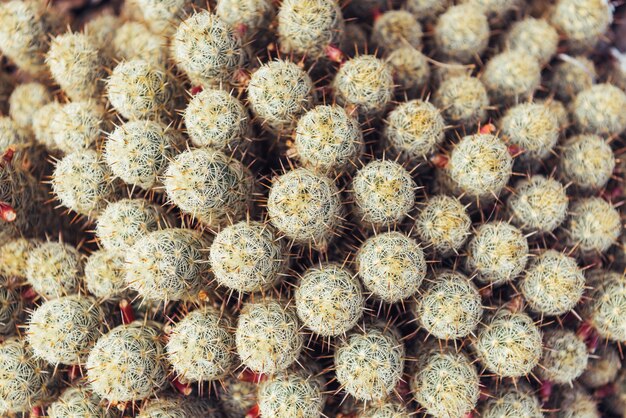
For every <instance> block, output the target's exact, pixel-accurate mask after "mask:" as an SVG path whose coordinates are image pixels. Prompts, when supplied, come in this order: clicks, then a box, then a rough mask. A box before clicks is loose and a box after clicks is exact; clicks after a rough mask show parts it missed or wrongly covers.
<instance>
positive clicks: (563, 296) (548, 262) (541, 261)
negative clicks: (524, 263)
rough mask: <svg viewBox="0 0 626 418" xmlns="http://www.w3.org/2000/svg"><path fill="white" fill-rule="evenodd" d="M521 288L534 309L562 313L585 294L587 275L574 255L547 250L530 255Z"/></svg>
mask: <svg viewBox="0 0 626 418" xmlns="http://www.w3.org/2000/svg"><path fill="white" fill-rule="evenodd" d="M519 290H520V291H521V292H522V295H524V297H525V298H526V301H527V302H528V305H529V306H530V308H531V309H532V310H534V311H536V312H539V313H541V314H543V315H546V316H550V315H561V314H564V313H566V312H569V311H570V310H572V309H573V308H574V306H576V304H577V303H578V301H579V300H580V298H581V297H582V295H583V291H584V290H585V277H584V276H583V273H582V270H581V269H580V268H579V267H578V265H577V264H576V260H575V259H573V258H571V257H568V256H567V255H565V254H562V253H559V252H557V251H555V250H547V251H545V252H543V253H542V254H541V255H539V256H538V257H533V258H531V260H530V263H529V266H528V268H527V269H526V274H525V275H524V276H523V277H522V280H521V281H520V283H519Z"/></svg>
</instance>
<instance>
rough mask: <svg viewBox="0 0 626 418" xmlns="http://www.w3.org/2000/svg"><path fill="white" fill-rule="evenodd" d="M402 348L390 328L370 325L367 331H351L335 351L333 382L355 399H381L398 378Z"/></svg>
mask: <svg viewBox="0 0 626 418" xmlns="http://www.w3.org/2000/svg"><path fill="white" fill-rule="evenodd" d="M404 351H405V350H404V345H403V344H402V343H401V342H400V341H399V339H398V335H397V333H396V331H395V330H393V329H386V328H385V329H383V328H382V327H378V326H372V327H371V328H370V329H368V330H367V331H360V330H359V331H355V332H353V333H351V334H349V335H348V336H346V337H345V338H344V339H342V341H341V342H340V343H339V345H338V347H337V349H336V350H335V357H334V360H335V375H336V376H337V381H338V382H339V384H340V385H341V388H342V389H343V390H345V391H346V392H347V393H349V394H350V395H352V396H354V397H355V398H357V399H359V400H363V401H374V400H380V399H383V398H385V397H387V395H389V394H390V393H391V392H392V391H393V390H394V388H395V386H396V384H397V383H398V382H399V381H400V379H401V377H402V370H403V368H404V354H405V353H404Z"/></svg>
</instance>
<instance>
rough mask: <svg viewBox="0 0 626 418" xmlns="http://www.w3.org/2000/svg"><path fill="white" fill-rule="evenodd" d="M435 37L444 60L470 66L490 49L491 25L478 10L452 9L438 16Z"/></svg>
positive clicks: (471, 7) (459, 7) (460, 7)
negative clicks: (470, 63)
mask: <svg viewBox="0 0 626 418" xmlns="http://www.w3.org/2000/svg"><path fill="white" fill-rule="evenodd" d="M434 37H435V46H436V47H437V51H438V52H439V53H440V54H441V55H442V56H443V57H444V58H446V59H448V60H455V61H459V62H461V63H464V64H467V63H469V62H471V61H473V60H475V59H476V58H478V57H479V56H480V54H482V53H483V51H484V50H485V48H487V43H488V42H489V23H488V22H487V17H486V16H485V14H484V13H483V12H482V10H480V9H479V8H476V7H473V6H471V5H464V4H460V5H457V6H452V7H450V8H449V9H448V10H446V11H445V13H443V14H442V15H441V16H439V20H438V21H437V24H436V26H435V34H434Z"/></svg>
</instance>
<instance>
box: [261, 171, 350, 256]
mask: <svg viewBox="0 0 626 418" xmlns="http://www.w3.org/2000/svg"><path fill="white" fill-rule="evenodd" d="M267 212H268V215H269V220H270V222H271V223H272V224H273V225H274V226H275V227H276V228H277V229H278V230H280V232H282V233H283V234H284V235H285V236H286V237H287V238H288V239H290V240H293V241H294V242H296V243H298V244H303V245H311V246H314V247H316V248H319V249H324V248H326V245H327V244H328V242H329V241H330V240H331V239H332V237H333V235H334V234H335V233H336V230H337V228H338V227H339V225H340V223H341V216H342V212H343V211H342V206H341V200H340V199H339V191H338V190H337V187H336V186H335V184H334V183H333V181H332V180H330V179H329V178H326V177H323V176H320V175H317V174H315V173H314V172H312V171H310V170H308V169H305V168H298V169H295V170H292V171H289V172H287V173H285V174H283V175H282V176H279V177H277V178H275V179H274V181H273V183H272V187H271V189H270V192H269V197H268V200H267Z"/></svg>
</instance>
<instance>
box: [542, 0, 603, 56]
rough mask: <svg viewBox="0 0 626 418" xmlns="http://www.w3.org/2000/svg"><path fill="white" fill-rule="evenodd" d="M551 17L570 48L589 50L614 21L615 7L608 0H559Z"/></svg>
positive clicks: (553, 24)
mask: <svg viewBox="0 0 626 418" xmlns="http://www.w3.org/2000/svg"><path fill="white" fill-rule="evenodd" d="M549 19H550V23H551V24H552V26H554V27H555V28H556V29H557V30H558V31H559V33H560V34H561V35H562V36H563V37H564V38H565V39H566V40H567V44H568V47H569V49H572V50H575V51H587V50H590V49H592V48H593V47H594V46H595V45H596V43H597V42H598V40H599V39H600V37H601V36H602V35H603V34H604V32H606V30H607V29H608V27H609V25H610V24H611V23H612V22H613V9H612V7H611V5H610V4H609V2H608V1H606V0H558V1H557V2H556V4H555V5H554V9H553V10H552V11H551V13H550V15H549Z"/></svg>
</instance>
